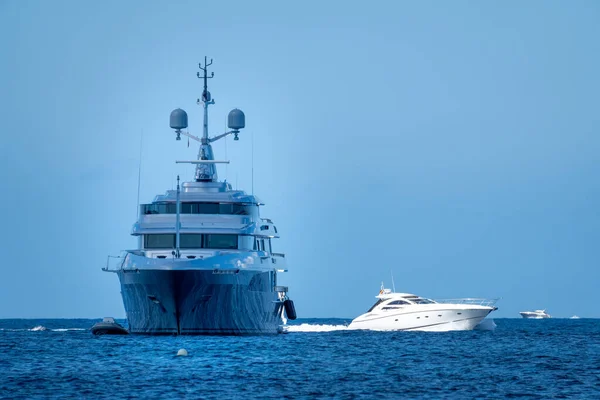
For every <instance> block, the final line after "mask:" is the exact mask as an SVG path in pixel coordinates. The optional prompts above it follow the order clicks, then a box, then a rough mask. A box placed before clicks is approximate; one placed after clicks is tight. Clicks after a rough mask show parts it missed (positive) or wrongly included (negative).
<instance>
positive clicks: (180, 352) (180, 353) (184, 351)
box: [177, 349, 187, 357]
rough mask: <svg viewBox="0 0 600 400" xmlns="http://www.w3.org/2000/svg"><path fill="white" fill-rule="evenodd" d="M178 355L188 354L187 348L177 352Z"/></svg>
mask: <svg viewBox="0 0 600 400" xmlns="http://www.w3.org/2000/svg"><path fill="white" fill-rule="evenodd" d="M177 355H178V356H183V357H185V356H187V350H186V349H179V351H178V352H177Z"/></svg>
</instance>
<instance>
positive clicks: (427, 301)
mask: <svg viewBox="0 0 600 400" xmlns="http://www.w3.org/2000/svg"><path fill="white" fill-rule="evenodd" d="M410 300H411V301H412V302H413V303H415V304H435V301H433V300H429V299H424V298H421V297H418V298H416V299H410Z"/></svg>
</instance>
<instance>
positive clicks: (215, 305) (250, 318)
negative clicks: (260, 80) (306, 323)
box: [104, 58, 296, 335]
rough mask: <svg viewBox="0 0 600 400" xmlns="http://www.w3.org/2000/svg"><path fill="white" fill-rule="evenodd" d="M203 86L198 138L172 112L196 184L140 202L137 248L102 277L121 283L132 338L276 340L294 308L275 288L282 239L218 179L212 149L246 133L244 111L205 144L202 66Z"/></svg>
mask: <svg viewBox="0 0 600 400" xmlns="http://www.w3.org/2000/svg"><path fill="white" fill-rule="evenodd" d="M211 64H212V60H210V62H207V60H206V58H205V61H204V66H202V64H199V67H200V69H201V70H202V72H203V74H202V76H201V74H200V73H198V77H199V78H201V79H203V81H204V90H203V92H202V99H201V100H200V99H199V100H198V102H199V103H201V104H202V105H203V108H204V126H203V135H202V137H200V138H199V137H196V136H194V135H191V134H189V133H188V132H184V131H183V129H185V128H187V120H188V118H187V113H186V112H185V111H183V110H181V109H176V110H174V111H173V112H172V113H171V118H170V124H171V128H173V129H175V133H176V139H177V140H180V139H181V135H184V136H187V137H189V138H191V139H194V140H196V141H198V142H200V150H199V153H198V159H197V160H192V161H177V162H178V163H191V164H195V165H196V172H195V177H194V180H193V181H191V182H184V183H182V184H181V185H180V182H179V177H177V190H168V191H167V192H166V194H164V195H158V196H156V197H155V198H154V201H153V202H152V203H150V204H141V205H140V212H139V218H138V220H137V221H136V223H135V224H134V225H133V229H132V232H131V234H132V235H134V236H136V237H137V238H138V249H136V250H127V251H124V252H123V253H122V254H121V256H120V257H109V261H108V262H107V266H106V268H104V270H105V271H109V272H115V273H116V274H117V275H118V277H119V280H120V283H121V294H122V297H123V304H124V307H125V311H126V313H127V322H128V325H129V326H128V328H129V332H130V333H137V334H176V335H179V334H181V335H190V334H268V333H277V332H278V331H280V330H281V328H280V326H281V325H282V323H285V321H286V314H287V318H290V319H295V317H296V316H295V309H294V306H293V303H292V301H291V300H290V299H289V298H288V296H287V291H288V290H287V287H284V286H279V285H278V284H277V280H278V274H279V273H282V272H285V271H287V264H286V259H285V255H284V254H283V253H277V252H274V251H273V244H274V243H273V242H274V241H275V239H277V238H278V237H279V234H278V231H277V228H276V226H275V225H274V223H273V222H272V221H271V220H270V219H267V218H261V217H260V212H259V208H260V206H262V205H263V203H262V202H261V201H260V199H259V198H258V197H256V196H254V195H253V194H247V193H245V192H244V191H242V190H234V189H233V188H232V186H231V185H230V184H229V183H227V182H222V181H219V180H218V178H217V169H216V164H218V163H226V162H228V161H216V160H215V159H214V156H213V151H212V147H211V143H212V142H214V141H217V140H219V139H222V138H224V137H226V136H227V135H233V136H234V140H238V134H239V131H240V129H242V128H244V127H245V116H244V113H243V112H242V111H241V110H238V109H234V110H232V111H231V112H230V113H229V116H228V126H229V129H231V130H230V131H229V132H225V133H223V134H220V135H217V136H215V137H212V138H209V137H208V106H209V105H211V104H214V100H213V99H212V97H211V94H210V92H209V91H208V88H207V80H208V79H209V78H212V77H213V76H214V73H212V74H211V75H210V76H208V71H207V68H208V66H210V65H211Z"/></svg>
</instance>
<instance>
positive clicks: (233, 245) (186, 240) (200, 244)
mask: <svg viewBox="0 0 600 400" xmlns="http://www.w3.org/2000/svg"><path fill="white" fill-rule="evenodd" d="M144 248H146V249H174V248H175V234H172V233H166V234H155V235H144ZM179 248H181V249H237V248H238V235H227V234H199V233H182V234H180V235H179Z"/></svg>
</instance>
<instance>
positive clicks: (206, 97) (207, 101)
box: [196, 56, 215, 144]
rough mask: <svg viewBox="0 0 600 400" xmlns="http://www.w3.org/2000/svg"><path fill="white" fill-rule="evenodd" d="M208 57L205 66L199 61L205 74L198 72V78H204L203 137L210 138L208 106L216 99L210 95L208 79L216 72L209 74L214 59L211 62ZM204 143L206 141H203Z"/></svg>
mask: <svg viewBox="0 0 600 400" xmlns="http://www.w3.org/2000/svg"><path fill="white" fill-rule="evenodd" d="M206 60H207V58H206V56H204V67H203V66H202V63H198V68H200V69H201V70H202V71H203V72H204V75H203V76H200V72H197V73H196V76H197V77H198V78H202V79H204V90H203V91H202V103H204V129H203V131H202V139H204V140H208V106H209V105H210V104H215V101H214V100H213V99H212V98H211V97H210V92H209V91H208V80H209V79H211V78H214V77H215V73H214V72H211V73H210V76H208V67H209V66H211V65H212V63H213V60H212V58H211V59H210V62H207V61H206ZM197 102H198V104H200V99H198V101H197ZM203 144H204V142H203Z"/></svg>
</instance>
